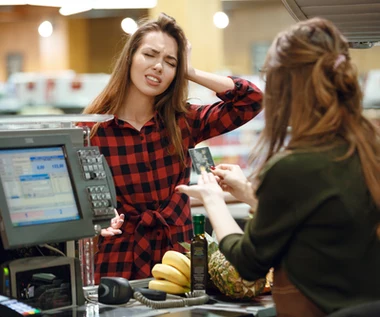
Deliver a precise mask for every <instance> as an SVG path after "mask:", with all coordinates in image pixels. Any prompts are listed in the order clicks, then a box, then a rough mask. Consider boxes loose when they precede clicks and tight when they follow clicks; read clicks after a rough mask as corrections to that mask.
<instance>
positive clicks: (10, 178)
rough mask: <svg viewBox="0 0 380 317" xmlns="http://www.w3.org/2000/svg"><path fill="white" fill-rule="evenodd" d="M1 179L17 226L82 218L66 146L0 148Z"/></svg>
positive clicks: (12, 219) (11, 215) (11, 216)
mask: <svg viewBox="0 0 380 317" xmlns="http://www.w3.org/2000/svg"><path fill="white" fill-rule="evenodd" d="M0 178H1V182H2V185H3V188H4V192H5V197H6V200H7V204H8V208H9V212H10V218H11V222H12V225H13V226H28V225H38V224H43V223H54V222H61V221H70V220H76V219H79V218H80V215H79V211H78V208H77V202H76V198H75V195H74V192H73V187H74V186H73V184H72V183H71V177H70V175H69V171H68V166H67V162H66V157H65V153H64V147H62V146H59V147H38V148H21V149H0Z"/></svg>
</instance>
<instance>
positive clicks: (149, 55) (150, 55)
mask: <svg viewBox="0 0 380 317" xmlns="http://www.w3.org/2000/svg"><path fill="white" fill-rule="evenodd" d="M144 55H145V56H148V57H153V55H152V54H148V53H144Z"/></svg>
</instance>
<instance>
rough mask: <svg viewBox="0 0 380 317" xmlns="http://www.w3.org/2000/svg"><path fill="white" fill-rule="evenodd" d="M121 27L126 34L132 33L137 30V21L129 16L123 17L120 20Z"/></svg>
mask: <svg viewBox="0 0 380 317" xmlns="http://www.w3.org/2000/svg"><path fill="white" fill-rule="evenodd" d="M121 28H122V29H123V31H124V32H125V33H127V34H133V33H135V32H136V30H137V23H136V22H135V20H133V19H131V18H125V19H124V20H123V21H121Z"/></svg>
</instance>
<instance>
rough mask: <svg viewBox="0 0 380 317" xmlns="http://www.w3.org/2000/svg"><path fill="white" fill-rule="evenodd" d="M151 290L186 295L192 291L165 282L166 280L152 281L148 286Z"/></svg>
mask: <svg viewBox="0 0 380 317" xmlns="http://www.w3.org/2000/svg"><path fill="white" fill-rule="evenodd" d="M148 287H149V289H154V290H156V291H163V292H165V293H168V294H184V293H187V292H189V291H190V289H189V288H188V287H183V286H181V285H178V284H175V283H172V282H169V281H165V280H151V281H149V285H148Z"/></svg>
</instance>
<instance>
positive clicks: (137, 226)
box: [91, 77, 262, 284]
mask: <svg viewBox="0 0 380 317" xmlns="http://www.w3.org/2000/svg"><path fill="white" fill-rule="evenodd" d="M232 79H233V80H234V82H235V88H234V89H233V90H230V91H226V92H224V93H220V94H218V95H217V96H218V97H219V98H220V99H221V100H222V101H220V102H217V103H214V104H212V105H206V106H200V105H190V107H189V112H188V113H187V114H185V115H180V116H179V117H178V118H177V122H178V126H179V128H180V129H181V132H182V138H183V148H184V151H185V155H186V166H187V167H186V168H185V169H184V168H183V167H181V162H180V160H179V157H178V156H177V155H170V154H169V151H168V149H169V148H170V138H169V136H168V133H167V130H166V128H165V124H164V122H162V121H161V120H160V119H158V118H157V117H155V118H152V119H151V120H150V121H148V122H147V123H146V124H145V125H144V126H143V127H142V129H141V130H140V131H138V130H136V129H135V128H134V127H133V126H131V125H130V124H128V123H127V122H124V121H122V120H120V119H118V118H117V117H115V118H114V120H111V121H109V122H106V123H102V124H101V126H100V127H99V130H98V132H97V135H96V136H94V137H93V138H92V140H91V145H96V146H98V147H99V149H100V152H101V153H102V154H103V155H104V156H105V158H106V160H107V162H108V164H109V166H110V168H111V171H112V174H113V179H114V182H115V187H116V194H117V202H118V205H117V210H118V212H119V214H122V213H123V214H125V221H124V224H123V226H122V228H121V229H122V234H121V235H117V236H113V237H106V238H105V237H100V238H99V244H98V252H97V253H96V255H95V282H96V283H97V284H98V283H99V281H100V277H101V276H121V277H124V278H127V279H140V278H146V277H149V276H151V268H152V267H153V265H154V264H155V263H158V262H161V259H162V256H163V254H164V253H165V252H166V251H167V250H169V249H174V250H178V251H184V249H183V248H182V247H181V246H180V245H179V243H178V242H182V241H186V242H189V241H190V239H191V237H192V222H191V214H190V204H189V198H188V197H187V196H186V195H184V194H180V193H177V192H175V187H176V186H177V185H179V184H188V183H189V179H190V170H191V159H190V156H189V154H188V149H189V148H193V147H194V146H195V145H196V144H197V143H199V142H201V141H204V140H206V139H209V138H212V137H215V136H218V135H220V134H223V133H226V132H228V131H231V130H234V129H235V128H238V127H240V126H241V125H243V124H244V123H246V122H248V121H249V120H251V119H252V118H253V117H255V116H256V115H257V114H258V113H259V112H260V110H261V100H262V93H261V91H260V90H259V89H258V88H257V87H256V86H255V85H253V84H252V83H250V82H248V81H246V80H243V79H240V78H236V77H233V78H232Z"/></svg>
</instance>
